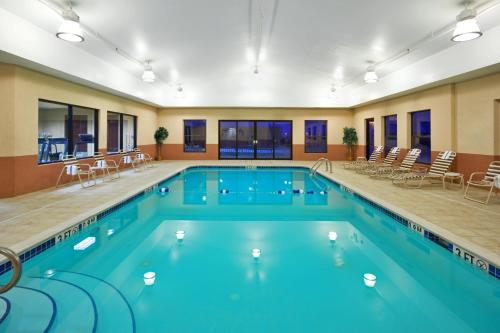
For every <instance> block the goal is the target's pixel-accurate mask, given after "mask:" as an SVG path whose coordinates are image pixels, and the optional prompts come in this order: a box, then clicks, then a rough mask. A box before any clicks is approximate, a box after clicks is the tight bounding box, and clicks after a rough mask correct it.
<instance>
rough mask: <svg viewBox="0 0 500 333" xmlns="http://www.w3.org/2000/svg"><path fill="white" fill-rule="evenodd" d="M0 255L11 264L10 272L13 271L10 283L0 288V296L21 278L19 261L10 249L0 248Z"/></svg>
mask: <svg viewBox="0 0 500 333" xmlns="http://www.w3.org/2000/svg"><path fill="white" fill-rule="evenodd" d="M0 254H1V255H3V256H5V257H6V258H7V259H8V260H10V261H11V262H12V270H13V271H14V273H13V274H12V277H11V278H10V281H9V282H8V283H7V284H6V285H3V286H0V294H3V293H5V292H7V291H9V290H10V289H12V288H13V287H14V286H15V285H16V284H17V282H18V281H19V279H20V278H21V274H22V271H23V269H22V265H21V259H20V258H19V256H18V255H17V254H16V253H15V252H14V251H12V250H11V249H9V248H6V247H1V246H0Z"/></svg>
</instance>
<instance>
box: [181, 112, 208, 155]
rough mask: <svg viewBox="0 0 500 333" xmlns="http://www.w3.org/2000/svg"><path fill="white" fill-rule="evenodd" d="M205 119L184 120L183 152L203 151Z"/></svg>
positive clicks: (204, 144) (205, 132) (205, 133)
mask: <svg viewBox="0 0 500 333" xmlns="http://www.w3.org/2000/svg"><path fill="white" fill-rule="evenodd" d="M206 136H207V121H206V120H204V119H196V120H184V152H185V153H193V152H205V151H206Z"/></svg>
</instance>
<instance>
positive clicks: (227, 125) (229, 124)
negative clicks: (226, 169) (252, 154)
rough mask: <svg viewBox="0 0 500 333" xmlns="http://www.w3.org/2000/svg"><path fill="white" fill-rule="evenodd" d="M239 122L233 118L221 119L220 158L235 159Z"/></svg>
mask: <svg viewBox="0 0 500 333" xmlns="http://www.w3.org/2000/svg"><path fill="white" fill-rule="evenodd" d="M236 127H237V122H236V121H232V120H221V121H219V159H224V160H228V159H235V158H237V154H236Z"/></svg>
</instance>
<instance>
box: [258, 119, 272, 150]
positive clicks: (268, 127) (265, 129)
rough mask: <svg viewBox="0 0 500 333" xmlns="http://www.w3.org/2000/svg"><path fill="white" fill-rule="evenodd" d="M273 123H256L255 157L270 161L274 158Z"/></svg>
mask: <svg viewBox="0 0 500 333" xmlns="http://www.w3.org/2000/svg"><path fill="white" fill-rule="evenodd" d="M273 129H274V123H273V122H272V121H257V122H256V127H255V131H256V133H255V134H256V139H255V149H256V152H255V157H256V158H257V159H263V160H271V159H273V158H274V133H273Z"/></svg>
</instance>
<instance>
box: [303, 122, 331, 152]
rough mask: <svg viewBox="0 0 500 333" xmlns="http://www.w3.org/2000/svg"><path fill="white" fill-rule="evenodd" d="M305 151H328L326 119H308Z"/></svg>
mask: <svg viewBox="0 0 500 333" xmlns="http://www.w3.org/2000/svg"><path fill="white" fill-rule="evenodd" d="M305 152H306V153H326V152H327V137H326V120H306V122H305Z"/></svg>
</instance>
